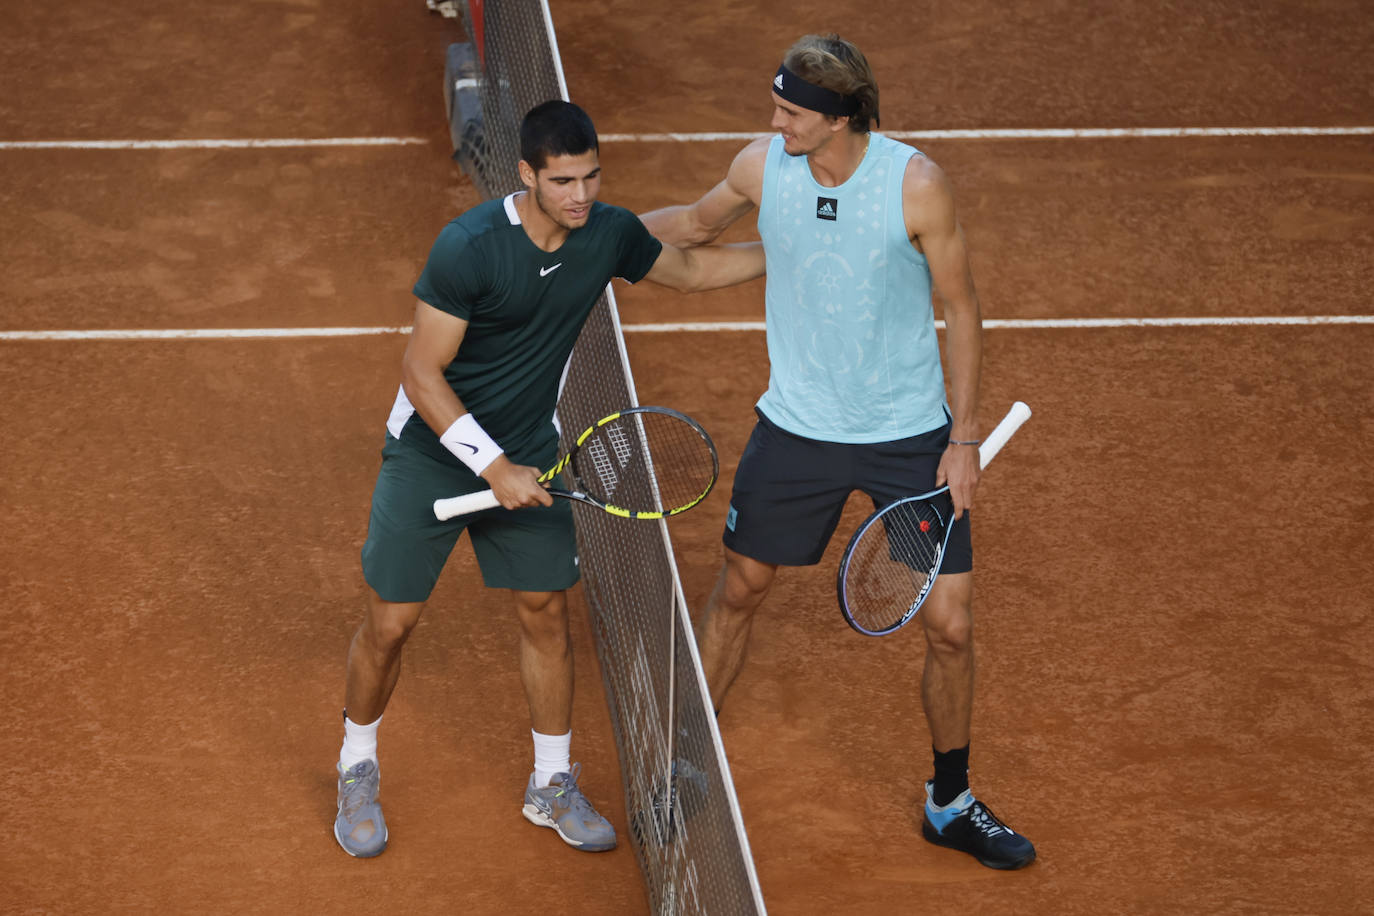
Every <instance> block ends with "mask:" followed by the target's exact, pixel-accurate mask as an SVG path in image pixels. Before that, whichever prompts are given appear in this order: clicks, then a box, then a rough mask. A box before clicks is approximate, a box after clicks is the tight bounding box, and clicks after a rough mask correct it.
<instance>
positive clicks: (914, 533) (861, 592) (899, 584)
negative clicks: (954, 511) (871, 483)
mask: <svg viewBox="0 0 1374 916" xmlns="http://www.w3.org/2000/svg"><path fill="white" fill-rule="evenodd" d="M944 539H945V521H944V517H943V516H942V515H941V514H940V512H939V511H938V510H937V509H936V508H935V507H934V506H932V505H931V504H930V503H928V502H923V501H912V502H901V503H897V504H895V505H894V506H892V507H891V508H890V509H889V510H888V511H886V512H884V513H883V514H881V515H880V516H878V517H877V518H876V519H874V520H873V521H872V522H871V523H870V524H869V525H868V527H867V528H865V529H864V530H863V531H862V532H861V533H860V534H859V537H858V539H857V541H856V542H855V544H854V547H853V550H852V552H851V554H850V557H849V561H848V564H847V566H846V569H845V572H844V583H843V588H844V598H845V603H846V606H847V607H848V609H849V613H850V616H851V617H852V618H853V619H854V622H855V623H857V624H858V625H859V626H861V627H863V628H864V629H865V630H869V631H873V632H882V631H884V630H888V629H891V628H893V627H895V626H897V625H899V624H900V623H901V622H902V621H903V620H905V619H906V617H907V616H908V614H909V612H910V611H911V608H912V606H913V605H914V604H916V602H917V601H918V600H919V599H920V598H921V597H922V595H923V593H924V592H925V590H926V587H927V584H928V583H929V581H930V579H931V577H932V576H933V575H934V573H935V570H936V569H937V568H938V566H939V563H940V559H941V553H942V552H943V547H944Z"/></svg>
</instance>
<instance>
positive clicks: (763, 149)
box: [639, 137, 770, 248]
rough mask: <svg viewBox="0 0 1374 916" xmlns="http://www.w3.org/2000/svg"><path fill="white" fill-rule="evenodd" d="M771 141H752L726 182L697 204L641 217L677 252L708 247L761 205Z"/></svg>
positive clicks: (733, 165) (736, 158)
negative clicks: (765, 165)
mask: <svg viewBox="0 0 1374 916" xmlns="http://www.w3.org/2000/svg"><path fill="white" fill-rule="evenodd" d="M769 140H770V138H768V137H761V138H759V139H758V140H755V141H753V142H752V143H750V144H749V145H748V146H746V147H745V148H744V149H742V150H740V152H739V153H738V154H737V155H736V156H735V159H734V162H732V163H731V164H730V170H729V172H727V173H726V175H725V179H724V180H723V181H721V182H720V184H718V185H716V186H715V187H714V188H712V189H711V190H709V191H707V192H706V194H705V195H704V196H703V197H702V198H701V199H700V200H698V201H697V202H696V203H694V204H683V205H680V206H675V207H663V208H661V209H658V210H652V211H650V212H648V213H643V214H640V217H639V218H640V219H641V220H643V221H644V225H645V226H647V227H648V229H649V231H650V232H652V233H653V234H654V235H655V236H656V237H657V238H658V239H659V240H660V241H662V242H665V243H667V244H669V245H674V246H676V247H678V248H693V247H695V246H697V245H709V244H710V243H711V242H714V241H715V240H716V239H717V238H719V237H720V234H721V233H722V232H724V231H725V230H726V229H727V228H729V227H730V225H731V224H732V223H734V222H735V220H737V219H739V218H740V217H741V216H743V215H744V214H746V213H748V212H749V211H750V210H751V209H753V208H754V207H755V206H757V205H758V202H759V196H760V195H761V194H762V193H763V165H764V160H765V158H766V156H767V153H768V143H769Z"/></svg>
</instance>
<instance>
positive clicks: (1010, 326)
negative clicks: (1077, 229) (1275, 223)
mask: <svg viewBox="0 0 1374 916" xmlns="http://www.w3.org/2000/svg"><path fill="white" fill-rule="evenodd" d="M1349 324H1369V325H1374V315H1258V316H1253V317H1239V316H1237V317H1229V318H1228V317H1216V318H1005V319H1004V318H989V319H984V321H983V327H984V328H985V329H987V330H990V331H996V330H1050V329H1056V328H1070V329H1077V328H1183V327H1256V326H1264V325H1290V326H1291V325H1304V326H1311V325H1349ZM935 325H936V327H939V328H944V326H945V323H944V322H943V321H937V322H935ZM622 327H623V329H624V331H625V332H626V333H627V334H628V333H665V332H674V331H677V332H718V331H762V330H764V329H765V327H766V326H765V324H764V323H763V322H762V321H684V322H674V323H670V324H627V325H623V326H622ZM409 333H410V328H409V327H373V328H193V329H177V328H168V329H154V330H124V331H114V330H108V331H107V330H91V331H0V340H240V339H251V338H297V337H363V336H367V335H382V334H409Z"/></svg>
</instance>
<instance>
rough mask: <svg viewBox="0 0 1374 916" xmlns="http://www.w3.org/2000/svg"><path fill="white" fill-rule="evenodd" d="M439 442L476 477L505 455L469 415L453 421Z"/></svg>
mask: <svg viewBox="0 0 1374 916" xmlns="http://www.w3.org/2000/svg"><path fill="white" fill-rule="evenodd" d="M439 442H440V443H442V444H443V446H444V448H446V449H448V450H449V451H450V452H453V454H454V455H455V456H457V458H458V460H459V461H461V462H463V464H466V465H467V466H468V468H469V469H470V470H471V471H472V473H474V474H478V475H480V474H481V473H482V472H483V471H485V470H486V469H487V465H489V464H491V463H492V462H493V461H495V460H496V459H497V458H498V457H499V456H501V455H503V454H505V452H504V451H503V450H502V448H501V446H499V445H497V444H496V443H495V442H494V441H492V438H491V436H488V435H487V433H486V430H484V429H482V427H481V426H480V425H479V424H478V423H477V420H476V418H474V417H473V415H472V414H470V413H465V414H463V415H462V416H461V417H459V418H458V419H456V420H454V421H453V425H452V426H450V427H449V428H448V429H446V430H444V434H443V435H442V436H440V437H439Z"/></svg>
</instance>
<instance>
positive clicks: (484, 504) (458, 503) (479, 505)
mask: <svg viewBox="0 0 1374 916" xmlns="http://www.w3.org/2000/svg"><path fill="white" fill-rule="evenodd" d="M499 505H501V500H499V499H497V498H496V494H495V493H493V492H492V491H490V490H478V491H477V492H476V493H466V494H464V495H462V496H450V497H449V498H447V499H436V500H435V501H434V517H435V518H437V519H438V520H439V521H441V522H445V521H448V520H449V519H451V518H453V517H454V516H455V515H469V514H471V513H473V512H481V511H482V510H483V509H495V508H496V507H497V506H499Z"/></svg>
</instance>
